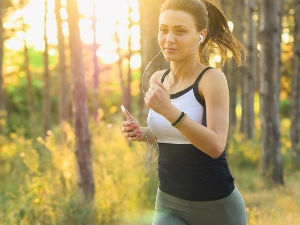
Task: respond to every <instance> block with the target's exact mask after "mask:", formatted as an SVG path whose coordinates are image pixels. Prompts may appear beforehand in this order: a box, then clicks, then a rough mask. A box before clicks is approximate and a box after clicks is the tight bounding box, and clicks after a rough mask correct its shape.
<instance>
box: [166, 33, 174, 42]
mask: <svg viewBox="0 0 300 225" xmlns="http://www.w3.org/2000/svg"><path fill="white" fill-rule="evenodd" d="M166 41H167V42H171V43H174V42H175V37H174V34H173V33H172V32H169V33H168V35H167V37H166Z"/></svg>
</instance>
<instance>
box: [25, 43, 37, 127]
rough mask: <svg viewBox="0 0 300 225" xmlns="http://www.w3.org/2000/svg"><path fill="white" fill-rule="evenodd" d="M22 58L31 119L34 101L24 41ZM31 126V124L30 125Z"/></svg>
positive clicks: (27, 54)
mask: <svg viewBox="0 0 300 225" xmlns="http://www.w3.org/2000/svg"><path fill="white" fill-rule="evenodd" d="M24 56H25V73H26V80H27V101H28V104H29V114H30V115H29V117H30V118H31V117H32V116H33V115H34V113H35V107H34V99H33V88H32V74H31V70H30V61H29V53H28V48H27V43H26V41H25V40H24ZM30 125H32V124H30Z"/></svg>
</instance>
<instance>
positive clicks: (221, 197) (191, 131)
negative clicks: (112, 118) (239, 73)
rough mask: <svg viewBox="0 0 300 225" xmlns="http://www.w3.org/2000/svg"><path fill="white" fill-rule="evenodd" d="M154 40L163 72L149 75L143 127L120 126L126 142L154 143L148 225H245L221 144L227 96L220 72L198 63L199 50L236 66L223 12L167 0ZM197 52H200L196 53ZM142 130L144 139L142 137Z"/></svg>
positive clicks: (236, 51)
mask: <svg viewBox="0 0 300 225" xmlns="http://www.w3.org/2000/svg"><path fill="white" fill-rule="evenodd" d="M158 42H159V46H160V49H161V50H162V53H163V55H164V57H165V59H166V60H167V61H169V62H170V69H167V70H165V71H157V72H155V73H154V74H153V75H152V76H151V78H150V88H149V90H148V91H147V93H146V96H145V99H144V100H145V103H146V104H147V105H148V106H149V107H150V110H149V114H148V118H147V124H148V127H140V126H139V124H138V123H137V122H136V120H135V118H134V117H133V116H131V115H130V118H131V120H133V121H135V123H130V122H128V121H124V122H123V123H122V128H121V131H122V132H123V134H124V136H125V137H126V138H127V139H128V140H129V141H137V140H138V141H148V142H151V143H152V142H155V141H157V143H158V145H159V158H158V177H159V187H158V189H157V195H156V202H155V212H154V218H153V225H183V224H191V225H245V224H246V212H245V205H244V201H243V198H242V196H241V194H240V192H239V190H238V188H237V187H236V186H235V184H234V180H233V177H232V175H231V173H230V170H229V168H228V164H227V160H226V155H225V150H224V149H225V146H226V141H227V134H228V127H229V91H228V85H227V80H226V77H225V75H224V73H222V72H221V71H220V70H217V69H214V68H212V67H207V66H205V60H204V58H203V54H202V53H203V51H204V47H205V46H207V47H208V48H209V47H211V46H213V45H215V46H218V48H219V50H220V52H221V54H222V56H223V59H224V60H226V56H227V52H228V51H229V52H231V53H232V54H233V56H234V58H235V60H236V62H237V64H238V65H240V64H241V54H242V53H245V50H244V48H243V47H242V46H241V44H240V43H239V42H238V41H237V40H236V39H235V38H234V37H233V36H232V34H231V32H230V30H229V28H228V25H227V21H226V19H225V17H224V15H223V13H222V12H221V11H220V10H219V9H218V8H217V7H216V6H215V5H214V4H212V3H211V2H209V1H205V0H166V1H165V2H164V4H163V5H162V7H161V13H160V17H159V33H158ZM198 54H199V55H198ZM143 132H144V133H146V135H147V138H146V136H145V135H142V133H143Z"/></svg>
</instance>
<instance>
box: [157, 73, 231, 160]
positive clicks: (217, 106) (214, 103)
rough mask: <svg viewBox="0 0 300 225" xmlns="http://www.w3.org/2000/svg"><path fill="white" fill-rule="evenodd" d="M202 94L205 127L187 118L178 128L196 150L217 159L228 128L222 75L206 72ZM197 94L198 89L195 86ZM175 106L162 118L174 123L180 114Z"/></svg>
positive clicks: (223, 145)
mask: <svg viewBox="0 0 300 225" xmlns="http://www.w3.org/2000/svg"><path fill="white" fill-rule="evenodd" d="M201 82H202V84H201V93H202V94H203V96H204V99H205V103H206V111H207V112H206V118H207V127H205V126H203V125H202V124H199V123H198V122H196V121H194V120H192V119H190V118H188V117H186V118H185V119H184V120H183V122H182V123H181V124H180V125H179V126H178V127H177V129H178V130H179V131H180V132H181V133H182V134H183V135H184V136H185V137H186V138H187V139H188V140H189V141H190V142H191V143H192V144H193V145H194V146H196V147H197V148H198V149H200V150H201V151H203V152H205V153H206V154H208V155H210V156H211V157H212V158H218V157H219V156H220V155H221V154H222V153H223V151H224V149H225V146H226V141H227V134H228V127H229V91H228V85H227V80H226V77H225V75H224V74H223V73H222V72H221V71H218V70H211V71H208V72H207V73H206V74H205V76H203V77H202V79H201V81H200V82H199V86H200V83H201ZM198 91H199V92H200V87H198ZM180 113H181V112H180V110H178V109H177V108H176V107H175V106H172V108H171V109H168V111H167V112H166V113H165V114H164V115H163V116H165V118H166V119H167V120H169V121H170V123H173V122H174V121H175V120H176V119H177V118H178V117H179V115H180Z"/></svg>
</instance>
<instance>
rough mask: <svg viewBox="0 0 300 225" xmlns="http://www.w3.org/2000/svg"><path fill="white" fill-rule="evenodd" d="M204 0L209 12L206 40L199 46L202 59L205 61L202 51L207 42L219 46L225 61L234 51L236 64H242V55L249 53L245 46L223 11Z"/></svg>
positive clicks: (212, 45) (209, 44) (211, 45)
mask: <svg viewBox="0 0 300 225" xmlns="http://www.w3.org/2000/svg"><path fill="white" fill-rule="evenodd" d="M202 2H203V3H204V4H205V6H206V9H207V12H208V33H207V37H206V39H205V42H204V43H203V45H201V46H200V48H199V56H200V61H201V62H204V59H203V57H202V51H203V48H204V46H205V44H207V45H208V46H210V47H216V46H217V48H218V49H219V51H220V53H221V56H222V59H223V63H224V62H225V61H226V60H227V59H228V51H229V52H231V53H232V55H233V57H234V59H235V61H236V64H237V65H238V66H240V65H241V64H242V60H241V55H242V54H243V55H244V58H245V57H246V55H247V52H246V50H245V48H244V47H243V45H242V44H241V43H240V42H239V41H238V40H237V39H236V38H235V37H234V36H233V35H232V32H231V31H230V28H229V26H228V23H227V20H226V18H225V16H224V14H223V13H222V11H221V10H220V9H218V8H217V7H216V6H215V5H214V4H213V3H212V2H210V1H208V0H202Z"/></svg>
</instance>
